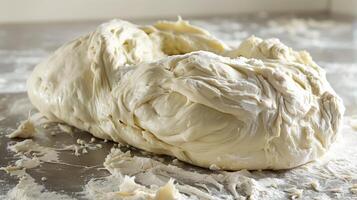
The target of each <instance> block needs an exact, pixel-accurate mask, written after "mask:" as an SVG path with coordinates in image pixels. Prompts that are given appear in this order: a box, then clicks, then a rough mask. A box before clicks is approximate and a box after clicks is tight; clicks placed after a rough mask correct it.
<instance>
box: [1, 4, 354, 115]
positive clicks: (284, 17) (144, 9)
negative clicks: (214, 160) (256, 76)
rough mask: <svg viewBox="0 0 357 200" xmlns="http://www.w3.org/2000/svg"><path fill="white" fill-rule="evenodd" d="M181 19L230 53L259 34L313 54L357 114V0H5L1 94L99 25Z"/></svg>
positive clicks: (22, 87) (22, 84)
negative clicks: (116, 20)
mask: <svg viewBox="0 0 357 200" xmlns="http://www.w3.org/2000/svg"><path fill="white" fill-rule="evenodd" d="M177 16H181V17H182V18H183V19H187V20H190V21H191V23H192V24H194V25H197V26H200V27H203V28H205V29H207V30H208V31H210V32H211V33H212V34H213V35H215V36H216V37H217V38H219V39H221V40H223V41H224V42H226V43H228V44H229V45H231V46H237V45H239V43H240V42H241V41H242V40H243V39H245V38H247V37H249V36H250V35H256V36H258V37H262V38H270V37H277V38H279V39H280V40H281V41H282V42H283V43H285V44H287V45H288V46H291V47H292V48H294V49H297V50H307V51H309V52H310V53H311V54H312V57H313V58H314V60H315V61H316V62H317V63H318V64H319V65H320V66H322V67H323V68H324V69H325V70H326V72H327V77H328V80H329V81H330V82H331V84H332V87H334V88H335V89H336V91H337V92H338V93H339V94H340V95H341V96H342V97H343V99H344V102H345V105H346V107H347V114H350V115H355V114H357V106H356V105H357V22H356V17H357V0H313V1H311V0H219V1H218V0H193V1H192V0H166V1H163V0H150V1H149V0H100V1H99V0H60V1H56V0H0V93H24V92H25V91H26V79H27V77H28V76H29V74H30V73H31V71H32V69H33V67H34V66H35V65H36V64H37V63H39V62H40V61H41V60H42V59H44V58H45V57H46V56H47V55H48V54H50V53H51V52H53V51H54V50H55V49H57V48H58V47H59V46H60V45H62V44H63V43H65V42H67V41H69V40H72V39H74V38H76V37H78V36H79V35H82V34H85V33H88V32H90V31H92V30H94V29H95V27H96V26H98V25H99V24H100V23H103V22H105V21H107V20H110V19H113V18H120V19H125V20H129V21H131V22H133V23H138V24H150V23H153V22H154V21H156V20H158V19H166V20H176V19H177Z"/></svg>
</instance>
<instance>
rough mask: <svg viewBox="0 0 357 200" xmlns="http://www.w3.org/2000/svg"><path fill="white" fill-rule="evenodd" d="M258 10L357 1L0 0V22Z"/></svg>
mask: <svg viewBox="0 0 357 200" xmlns="http://www.w3.org/2000/svg"><path fill="white" fill-rule="evenodd" d="M260 11H266V12H285V13H286V12H310V13H311V12H332V13H338V14H342V15H355V16H357V0H0V23H24V22H25V23H26V22H53V21H73V20H75V21H78V20H95V19H109V18H115V17H117V18H123V19H133V18H134V19H142V18H173V17H176V16H177V15H182V16H184V17H200V16H222V15H237V14H242V13H255V12H260Z"/></svg>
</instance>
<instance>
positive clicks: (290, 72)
mask: <svg viewBox="0 0 357 200" xmlns="http://www.w3.org/2000/svg"><path fill="white" fill-rule="evenodd" d="M28 94H29V98H30V100H31V102H32V103H33V104H34V106H36V107H37V108H38V109H39V111H40V112H41V113H43V114H44V115H45V116H47V117H48V118H50V119H51V120H55V121H58V122H65V123H68V124H70V125H72V126H75V127H77V128H79V129H82V130H85V131H88V132H90V133H91V134H93V135H94V136H96V137H99V138H103V139H110V140H113V141H116V142H121V143H127V144H130V145H132V146H135V147H137V148H140V149H144V150H147V151H150V152H154V153H158V154H167V155H172V156H175V157H177V158H178V159H180V160H183V161H186V162H189V163H192V164H194V165H198V166H202V167H210V166H211V165H214V166H216V167H219V168H221V169H226V170H239V169H287V168H292V167H296V166H299V165H302V164H304V163H306V162H309V161H312V160H315V159H317V158H319V157H321V156H322V155H323V154H324V153H325V152H326V151H327V150H328V149H329V147H330V145H331V144H332V143H333V142H334V141H335V139H336V136H337V133H338V130H339V128H340V124H341V121H342V116H343V112H344V107H343V104H342V101H341V99H340V98H339V97H338V96H337V95H336V93H335V92H334V91H333V89H332V88H331V86H330V85H329V83H328V82H327V80H326V77H325V72H324V70H323V69H321V68H320V67H319V66H318V65H317V64H316V63H315V62H314V61H313V60H312V59H311V57H310V55H309V54H308V53H307V52H297V51H294V50H292V49H291V48H289V47H287V46H285V45H284V44H282V43H281V42H280V41H279V40H277V39H268V40H262V39H260V38H257V37H254V36H252V37H250V38H248V39H246V40H245V41H243V42H242V43H241V45H240V46H239V47H238V48H231V47H228V46H227V45H225V44H224V43H222V42H220V41H219V40H217V39H215V38H214V37H213V36H211V35H210V34H209V33H208V32H207V31H205V30H203V29H200V28H197V27H194V26H191V25H190V24H189V23H188V22H186V21H183V20H178V21H177V22H166V21H161V22H157V23H156V24H154V25H152V26H138V25H134V24H131V23H129V22H126V21H121V20H113V21H110V22H108V23H105V24H103V25H101V26H99V27H98V28H97V30H96V31H94V32H92V33H90V34H88V35H85V36H83V37H80V38H78V39H76V40H74V41H72V42H69V43H67V44H65V45H63V46H62V47H61V48H59V49H58V50H57V51H56V52H55V53H54V54H53V55H51V56H50V57H49V58H48V59H47V60H45V61H44V62H42V63H41V64H39V65H38V66H36V68H35V69H34V71H33V73H32V75H31V77H30V78H29V80H28Z"/></svg>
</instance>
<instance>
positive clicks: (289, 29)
mask: <svg viewBox="0 0 357 200" xmlns="http://www.w3.org/2000/svg"><path fill="white" fill-rule="evenodd" d="M190 21H191V23H192V24H194V25H198V26H201V27H203V28H205V29H207V30H208V31H210V32H211V33H212V34H213V35H215V36H216V37H217V38H219V39H221V40H223V41H224V42H226V43H228V44H229V45H231V46H237V45H239V43H240V41H242V40H243V39H245V38H247V37H248V36H250V35H255V36H258V37H262V38H270V37H276V38H279V39H280V40H281V41H282V42H283V43H285V44H287V45H288V46H290V47H292V48H294V49H296V50H307V51H308V52H310V53H311V55H312V57H313V59H314V60H315V61H316V62H317V63H318V64H319V65H320V66H321V67H322V68H324V69H325V70H326V73H327V78H328V81H329V82H330V83H331V85H332V87H333V88H334V89H335V90H336V92H337V93H338V94H339V95H340V96H341V97H342V98H343V100H344V104H345V106H346V108H347V109H346V115H347V116H351V115H357V106H356V105H357V25H356V21H355V20H353V19H351V18H346V17H335V16H330V15H328V14H315V15H311V14H310V15H286V14H279V15H267V14H265V13H260V14H257V15H244V16H236V17H219V18H218V17H216V18H203V19H192V20H190ZM134 22H135V21H134ZM136 22H137V23H139V24H149V23H152V22H153V21H152V20H147V21H136ZM100 23H102V22H99V21H93V22H71V23H51V24H45V23H43V24H26V25H0V167H1V166H6V165H8V164H9V163H11V162H12V161H13V157H12V154H11V153H10V152H8V150H7V148H6V147H7V143H8V142H9V141H10V140H9V139H7V138H5V137H4V135H5V134H7V133H9V132H11V130H14V129H15V128H16V125H17V124H18V122H19V121H20V120H22V119H25V118H26V117H27V114H28V111H29V110H31V109H33V107H32V106H31V104H30V102H29V100H28V99H27V96H26V93H25V91H26V79H27V77H28V76H29V74H30V73H31V71H32V69H33V68H34V66H35V65H36V64H37V63H39V62H40V61H41V60H42V59H44V58H45V57H46V56H48V55H49V54H50V53H51V52H53V51H54V50H55V49H57V48H58V47H59V46H60V45H61V44H63V43H64V42H66V41H69V40H72V39H74V38H76V37H78V36H80V35H83V34H85V33H88V32H90V31H91V30H93V29H95V27H96V26H97V25H99V24H100ZM16 102H17V103H16ZM18 102H20V103H18ZM14 109H15V110H16V109H17V110H16V112H14ZM77 138H83V139H85V140H89V139H90V136H89V134H77V135H76V136H75V137H69V136H68V135H65V134H63V135H60V136H58V137H57V138H56V139H53V140H51V141H50V142H48V141H47V143H46V145H60V143H68V144H70V143H73V142H75V140H76V139H77ZM101 143H102V144H103V146H104V148H103V149H100V150H97V151H95V152H94V151H93V152H90V153H89V154H88V155H85V156H80V157H75V159H73V158H74V157H73V155H72V154H71V153H70V152H65V153H63V154H62V155H61V159H62V160H65V161H67V162H69V163H72V164H85V165H91V166H97V165H98V166H100V165H101V164H102V163H103V161H104V158H105V155H107V153H108V151H109V149H110V148H111V147H112V145H113V143H104V142H101ZM356 153H357V150H356ZM44 165H45V168H46V170H45V171H43V170H42V171H40V170H29V173H30V174H31V175H32V176H33V177H35V179H36V180H38V179H40V178H41V177H42V176H43V175H46V177H48V179H49V181H47V182H46V188H47V189H49V190H53V191H62V192H64V193H66V194H69V195H70V196H74V197H75V198H82V197H81V196H80V195H78V194H77V192H80V191H81V190H82V189H83V188H82V187H83V184H84V183H86V181H88V180H89V179H90V178H91V177H94V176H96V177H98V176H104V175H107V174H108V173H107V172H102V171H98V170H97V169H96V168H92V169H90V170H86V171H85V172H84V171H83V169H80V168H73V167H70V166H61V167H60V169H58V167H55V166H51V164H44ZM356 167H357V166H356ZM41 168H42V169H43V167H41ZM53 170H55V171H56V173H55V175H54V174H53ZM68 170H70V171H71V172H70V173H71V174H73V175H74V176H68V175H67V176H65V175H66V174H67V173H68ZM0 178H1V179H2V180H6V181H5V182H1V181H0V186H1V188H0V195H1V194H5V193H6V192H7V191H8V190H10V189H11V188H12V187H13V186H14V185H16V183H17V179H16V178H15V177H11V176H9V175H7V174H5V173H4V172H2V171H0ZM346 195H347V196H344V197H349V198H353V197H352V196H348V194H346ZM327 196H328V197H331V198H334V197H336V196H334V194H331V195H330V194H328V195H327ZM337 197H338V196H337ZM354 197H356V196H354Z"/></svg>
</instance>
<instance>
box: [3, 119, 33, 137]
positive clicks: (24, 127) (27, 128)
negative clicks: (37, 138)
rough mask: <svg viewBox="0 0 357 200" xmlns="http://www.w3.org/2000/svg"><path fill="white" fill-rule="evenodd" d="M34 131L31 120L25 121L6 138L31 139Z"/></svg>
mask: <svg viewBox="0 0 357 200" xmlns="http://www.w3.org/2000/svg"><path fill="white" fill-rule="evenodd" d="M35 133H36V129H35V126H34V124H33V123H32V121H31V120H29V119H27V120H24V121H22V122H21V123H20V125H19V126H18V127H17V129H16V130H15V131H13V132H11V133H10V134H9V135H7V137H8V138H32V137H34V135H35Z"/></svg>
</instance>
